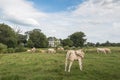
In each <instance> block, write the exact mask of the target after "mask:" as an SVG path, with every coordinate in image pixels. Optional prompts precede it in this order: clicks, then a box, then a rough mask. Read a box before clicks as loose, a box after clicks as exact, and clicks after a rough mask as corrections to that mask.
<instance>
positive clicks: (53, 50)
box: [48, 48, 56, 53]
mask: <svg viewBox="0 0 120 80" xmlns="http://www.w3.org/2000/svg"><path fill="white" fill-rule="evenodd" d="M48 53H56V50H55V49H53V48H49V49H48Z"/></svg>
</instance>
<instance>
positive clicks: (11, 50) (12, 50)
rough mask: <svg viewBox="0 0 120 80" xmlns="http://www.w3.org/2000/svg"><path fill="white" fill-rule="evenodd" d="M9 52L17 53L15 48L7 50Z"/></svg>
mask: <svg viewBox="0 0 120 80" xmlns="http://www.w3.org/2000/svg"><path fill="white" fill-rule="evenodd" d="M7 52H8V53H14V52H15V49H14V48H8V49H7Z"/></svg>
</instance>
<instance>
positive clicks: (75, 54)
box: [65, 50, 84, 72]
mask: <svg viewBox="0 0 120 80" xmlns="http://www.w3.org/2000/svg"><path fill="white" fill-rule="evenodd" d="M83 58H84V52H83V51H82V50H68V51H67V54H66V61H65V71H67V65H68V61H69V62H70V63H69V67H68V72H70V70H71V66H72V64H73V61H74V60H78V62H79V67H80V70H81V71H82V59H83Z"/></svg>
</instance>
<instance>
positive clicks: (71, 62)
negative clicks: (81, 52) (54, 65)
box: [68, 61, 73, 72]
mask: <svg viewBox="0 0 120 80" xmlns="http://www.w3.org/2000/svg"><path fill="white" fill-rule="evenodd" d="M72 64H73V61H70V64H69V68H68V72H70V70H71V66H72Z"/></svg>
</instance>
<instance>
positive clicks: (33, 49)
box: [27, 47, 36, 52]
mask: <svg viewBox="0 0 120 80" xmlns="http://www.w3.org/2000/svg"><path fill="white" fill-rule="evenodd" d="M35 51H36V48H35V47H33V48H32V49H28V50H27V52H35Z"/></svg>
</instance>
